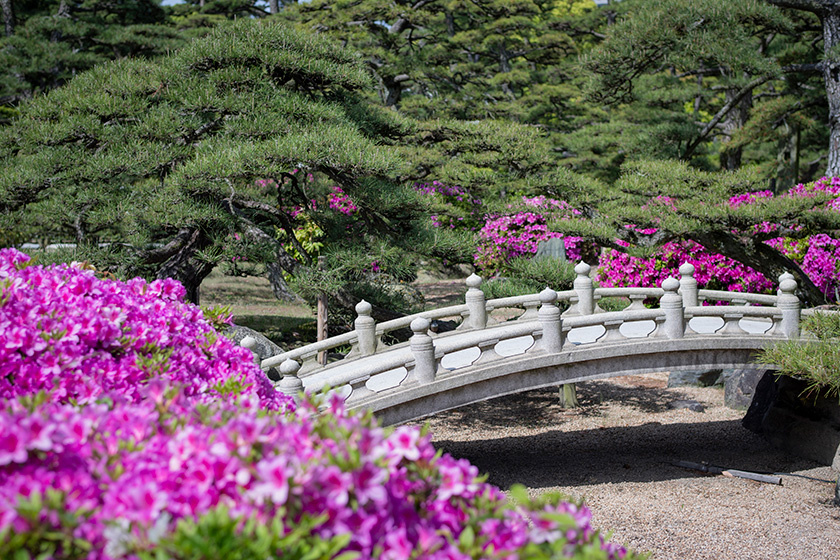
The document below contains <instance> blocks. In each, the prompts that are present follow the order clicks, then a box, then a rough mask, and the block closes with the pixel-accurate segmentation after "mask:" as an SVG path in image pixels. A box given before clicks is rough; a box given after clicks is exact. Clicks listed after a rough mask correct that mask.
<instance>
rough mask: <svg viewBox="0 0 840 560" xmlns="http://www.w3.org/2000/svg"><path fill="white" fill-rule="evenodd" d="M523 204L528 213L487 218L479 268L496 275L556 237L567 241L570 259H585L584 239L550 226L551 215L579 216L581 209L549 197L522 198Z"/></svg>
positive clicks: (477, 258)
mask: <svg viewBox="0 0 840 560" xmlns="http://www.w3.org/2000/svg"><path fill="white" fill-rule="evenodd" d="M522 204H523V206H524V207H525V208H526V209H525V210H520V211H518V212H515V213H512V214H504V215H499V216H488V217H487V218H486V221H485V223H484V226H483V227H482V228H481V230H480V231H479V241H478V245H477V247H476V252H475V264H476V266H477V267H478V268H480V269H482V270H484V271H487V272H489V273H491V274H492V273H495V272H497V271H499V270H502V269H504V267H505V265H507V263H509V262H510V261H511V260H513V259H515V258H517V257H523V256H529V255H533V254H535V253H536V252H537V247H538V246H539V243H540V242H541V241H547V240H548V239H551V238H555V237H556V238H562V239H563V244H564V245H565V246H566V257H567V258H568V260H570V261H577V260H580V259H581V256H582V248H583V240H582V239H581V238H580V237H570V236H569V237H564V236H563V234H562V233H558V232H555V231H550V230H549V227H548V218H549V216H551V215H558V214H559V215H560V216H561V217H563V216H570V215H574V214H578V213H579V212H578V211H577V210H575V209H574V208H572V207H571V206H569V204H568V203H566V202H564V201H561V200H554V199H551V198H546V197H545V196H537V197H533V198H528V197H522Z"/></svg>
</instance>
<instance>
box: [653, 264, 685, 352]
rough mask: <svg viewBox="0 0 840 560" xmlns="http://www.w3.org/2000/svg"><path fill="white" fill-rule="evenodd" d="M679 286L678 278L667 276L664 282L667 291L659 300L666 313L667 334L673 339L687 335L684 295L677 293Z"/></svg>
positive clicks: (665, 327) (665, 325)
mask: <svg viewBox="0 0 840 560" xmlns="http://www.w3.org/2000/svg"><path fill="white" fill-rule="evenodd" d="M679 288H680V282H679V280H677V279H676V278H666V279H665V280H664V281H663V282H662V289H663V290H665V293H664V294H663V295H662V298H660V300H659V307H660V309H662V311H664V313H665V324H664V325H663V327H664V330H665V336H667V337H668V338H671V339H673V338H682V337H683V336H684V335H685V314H684V313H683V300H682V296H681V295H680V294H678V293H677V290H678V289H679Z"/></svg>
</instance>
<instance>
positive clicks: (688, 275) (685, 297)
mask: <svg viewBox="0 0 840 560" xmlns="http://www.w3.org/2000/svg"><path fill="white" fill-rule="evenodd" d="M680 294H681V295H682V302H683V307H697V305H699V303H698V301H699V299H698V297H697V280H695V279H694V265H693V264H691V263H683V264H682V266H680Z"/></svg>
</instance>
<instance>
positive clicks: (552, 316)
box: [537, 288, 563, 352]
mask: <svg viewBox="0 0 840 560" xmlns="http://www.w3.org/2000/svg"><path fill="white" fill-rule="evenodd" d="M556 301H557V292H555V291H554V290H552V289H551V288H546V289H544V290H543V291H541V292H540V302H541V303H542V306H541V307H540V311H539V313H538V314H537V317H538V318H539V321H540V327H541V330H542V340H541V341H540V344H541V345H542V348H543V350H545V351H546V352H560V351H561V350H562V349H563V319H562V318H561V317H560V308H559V307H557V306H556V305H554V302H556Z"/></svg>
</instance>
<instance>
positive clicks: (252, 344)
mask: <svg viewBox="0 0 840 560" xmlns="http://www.w3.org/2000/svg"><path fill="white" fill-rule="evenodd" d="M239 346H241V347H242V348H247V349H248V350H250V351H251V354H252V355H253V356H254V363H256V364H257V366H259V365H260V357H259V356H258V355H257V339H256V338H254V337H253V336H251V335H248V336H246V337H244V338H243V339H242V340H241V341H239Z"/></svg>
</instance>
